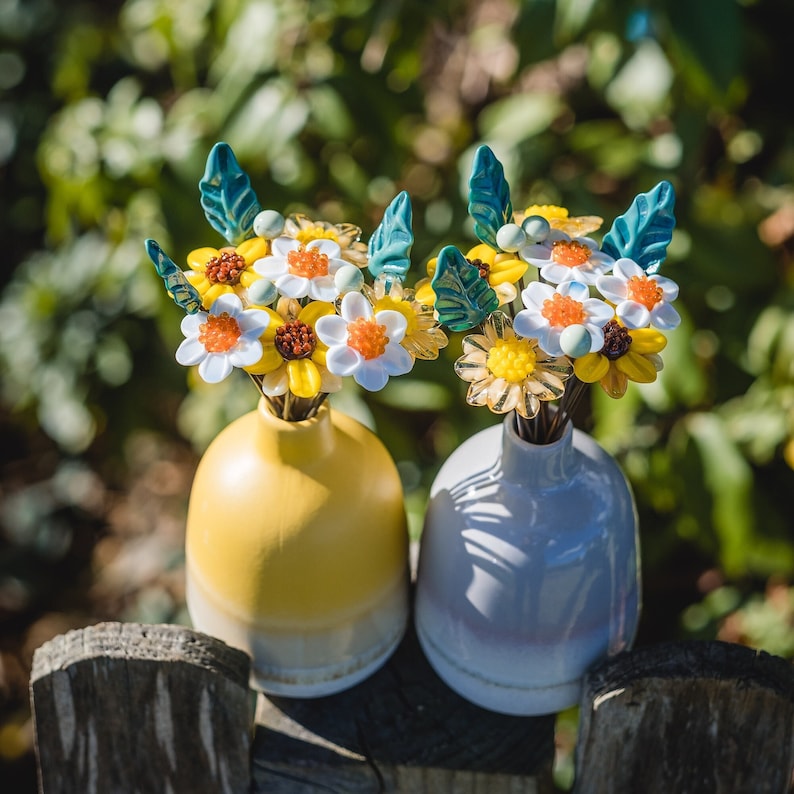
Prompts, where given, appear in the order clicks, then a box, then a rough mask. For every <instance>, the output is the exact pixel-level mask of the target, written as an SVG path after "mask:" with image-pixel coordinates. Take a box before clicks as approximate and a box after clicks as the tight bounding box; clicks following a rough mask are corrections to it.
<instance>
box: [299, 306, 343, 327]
mask: <svg viewBox="0 0 794 794" xmlns="http://www.w3.org/2000/svg"><path fill="white" fill-rule="evenodd" d="M335 313H336V309H334V304H333V303H326V302H325V301H312V302H311V303H307V304H306V305H305V306H304V307H303V308H302V309H301V310H300V312H299V314H298V319H299V320H300V321H301V322H304V323H306V325H310V326H311V327H312V328H314V324H315V323H316V322H317V321H318V320H319V319H320V318H321V317H325V315H326V314H335Z"/></svg>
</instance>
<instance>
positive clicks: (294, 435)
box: [257, 398, 335, 465]
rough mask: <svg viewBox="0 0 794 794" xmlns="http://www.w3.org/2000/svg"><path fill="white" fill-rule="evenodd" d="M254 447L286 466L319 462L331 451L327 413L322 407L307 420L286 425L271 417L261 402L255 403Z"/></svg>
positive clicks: (329, 425)
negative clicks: (309, 461)
mask: <svg viewBox="0 0 794 794" xmlns="http://www.w3.org/2000/svg"><path fill="white" fill-rule="evenodd" d="M257 410H258V411H259V419H260V421H259V425H258V428H257V431H258V432H257V436H258V439H257V441H258V443H259V446H260V448H261V449H262V451H263V452H264V453H265V454H269V455H272V456H274V458H275V459H278V460H281V461H283V462H284V463H288V464H296V465H298V464H303V463H305V462H306V461H308V460H312V459H315V460H316V459H318V458H323V457H325V456H326V455H328V454H329V453H330V452H331V450H332V449H333V448H334V444H335V439H334V426H333V424H332V423H331V409H330V407H329V406H328V405H327V404H325V405H322V406H321V407H320V409H319V410H318V411H317V413H316V414H315V415H314V416H313V417H312V418H311V419H303V420H301V421H299V422H288V421H286V420H285V419H281V418H279V417H278V416H275V415H274V414H273V413H271V411H270V409H269V408H268V407H267V403H266V402H265V400H264V398H262V399H261V400H260V401H259V406H258V409H257Z"/></svg>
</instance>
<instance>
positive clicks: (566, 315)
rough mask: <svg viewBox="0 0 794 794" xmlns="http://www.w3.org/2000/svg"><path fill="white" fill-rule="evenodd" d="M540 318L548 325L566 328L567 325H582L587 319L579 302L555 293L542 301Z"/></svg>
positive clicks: (568, 296)
mask: <svg viewBox="0 0 794 794" xmlns="http://www.w3.org/2000/svg"><path fill="white" fill-rule="evenodd" d="M540 314H541V316H543V317H545V318H546V319H547V320H548V321H549V325H551V326H555V327H557V328H567V327H568V326H569V325H582V324H583V323H584V321H585V319H586V317H587V315H586V314H585V311H584V306H582V304H581V302H580V301H577V300H574V299H573V298H572V297H571V296H570V295H560V293H559V292H555V293H554V295H553V296H552V298H551V299H547V300H545V301H543V309H542V310H541V312H540Z"/></svg>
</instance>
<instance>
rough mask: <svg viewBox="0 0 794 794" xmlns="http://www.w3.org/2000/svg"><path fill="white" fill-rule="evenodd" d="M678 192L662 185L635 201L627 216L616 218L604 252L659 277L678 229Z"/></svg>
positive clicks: (661, 183)
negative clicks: (676, 215)
mask: <svg viewBox="0 0 794 794" xmlns="http://www.w3.org/2000/svg"><path fill="white" fill-rule="evenodd" d="M674 207H675V189H674V188H673V186H672V185H671V184H670V183H669V182H660V183H659V184H658V185H657V186H656V187H655V188H654V189H653V190H650V191H648V192H647V193H640V194H639V195H638V196H636V197H635V199H634V201H633V202H632V203H631V206H630V207H629V208H628V210H626V212H625V213H624V214H623V215H621V216H619V217H617V218H615V221H614V222H613V224H612V228H611V229H610V230H609V231H608V232H607V233H606V234H605V235H604V240H603V242H602V243H601V249H602V250H603V251H605V252H606V253H607V254H609V255H610V256H611V257H614V258H615V259H620V258H621V257H627V258H629V259H633V260H634V261H635V262H636V263H637V264H638V265H639V266H640V267H641V268H642V269H643V270H644V271H645V272H646V273H648V274H649V275H653V274H654V273H656V272H657V271H658V270H659V268H660V267H661V265H662V262H664V260H665V257H666V256H667V246H668V245H669V244H670V240H671V239H672V237H673V229H674V228H675V215H674V213H673V208H674Z"/></svg>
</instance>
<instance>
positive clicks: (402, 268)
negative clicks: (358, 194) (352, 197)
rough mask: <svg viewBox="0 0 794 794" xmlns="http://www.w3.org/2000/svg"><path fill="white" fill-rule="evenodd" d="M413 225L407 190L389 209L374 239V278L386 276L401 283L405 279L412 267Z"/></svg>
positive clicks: (371, 265)
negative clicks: (392, 277) (381, 275)
mask: <svg viewBox="0 0 794 794" xmlns="http://www.w3.org/2000/svg"><path fill="white" fill-rule="evenodd" d="M411 222H412V210H411V198H410V196H409V195H408V193H406V192H405V191H404V190H403V191H402V192H401V193H398V194H397V195H396V196H395V197H394V198H393V199H392V202H391V204H389V206H388V207H386V211H385V212H384V213H383V219H382V220H381V222H380V223H379V224H378V227H377V229H375V231H374V232H373V234H372V237H370V240H369V244H368V246H367V249H368V254H369V264H368V265H367V267H368V269H369V272H370V273H371V274H372V275H373V277H375V278H377V277H378V276H379V275H380V274H381V273H386V274H387V275H389V276H394V277H396V278H398V279H399V280H400V281H402V280H403V279H404V278H405V274H406V273H407V272H408V268H409V267H410V266H411V259H410V254H411V246H412V245H413V244H414V234H413V231H412V230H411Z"/></svg>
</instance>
